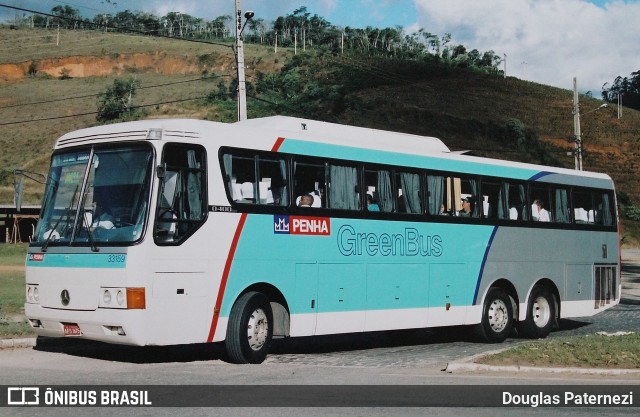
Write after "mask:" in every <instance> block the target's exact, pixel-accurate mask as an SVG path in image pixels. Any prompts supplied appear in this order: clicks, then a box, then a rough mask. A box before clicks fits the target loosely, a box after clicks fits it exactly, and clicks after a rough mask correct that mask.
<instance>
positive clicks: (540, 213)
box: [531, 200, 551, 222]
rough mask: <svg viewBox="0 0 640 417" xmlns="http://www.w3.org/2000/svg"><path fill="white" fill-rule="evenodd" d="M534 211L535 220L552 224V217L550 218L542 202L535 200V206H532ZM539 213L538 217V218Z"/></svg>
mask: <svg viewBox="0 0 640 417" xmlns="http://www.w3.org/2000/svg"><path fill="white" fill-rule="evenodd" d="M531 208H532V210H533V220H535V221H539V222H550V221H551V217H550V216H549V212H548V211H547V210H546V209H545V208H544V205H543V204H542V201H540V200H535V201H534V202H533V205H532V206H531ZM536 213H537V216H536Z"/></svg>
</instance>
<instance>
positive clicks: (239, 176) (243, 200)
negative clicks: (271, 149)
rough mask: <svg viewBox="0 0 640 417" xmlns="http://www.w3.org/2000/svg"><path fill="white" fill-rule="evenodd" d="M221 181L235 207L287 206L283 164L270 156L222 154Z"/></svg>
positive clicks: (287, 199) (284, 165)
mask: <svg viewBox="0 0 640 417" xmlns="http://www.w3.org/2000/svg"><path fill="white" fill-rule="evenodd" d="M222 163H223V170H224V178H225V182H226V187H227V191H228V192H229V195H230V196H231V199H232V200H233V201H234V202H235V203H238V204H258V205H276V206H286V205H288V204H289V192H288V186H287V183H288V181H287V161H286V160H285V159H284V158H278V157H277V156H275V155H274V156H271V155H261V154H257V155H243V154H237V155H236V154H233V153H225V154H223V155H222Z"/></svg>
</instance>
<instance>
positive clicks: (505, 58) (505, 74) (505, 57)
mask: <svg viewBox="0 0 640 417" xmlns="http://www.w3.org/2000/svg"><path fill="white" fill-rule="evenodd" d="M504 78H505V79H506V78H507V54H504Z"/></svg>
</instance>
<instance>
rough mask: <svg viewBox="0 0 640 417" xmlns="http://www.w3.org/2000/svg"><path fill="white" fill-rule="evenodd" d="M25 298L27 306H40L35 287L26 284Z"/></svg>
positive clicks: (36, 287) (38, 293)
mask: <svg viewBox="0 0 640 417" xmlns="http://www.w3.org/2000/svg"><path fill="white" fill-rule="evenodd" d="M26 296H27V299H26V301H27V303H29V304H40V290H39V289H38V286H37V285H34V284H27V287H26Z"/></svg>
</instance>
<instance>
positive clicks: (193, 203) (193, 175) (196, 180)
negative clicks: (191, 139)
mask: <svg viewBox="0 0 640 417" xmlns="http://www.w3.org/2000/svg"><path fill="white" fill-rule="evenodd" d="M187 161H188V163H189V174H188V175H187V199H188V201H189V219H191V220H200V219H201V218H202V195H201V190H202V181H201V179H200V176H201V175H202V174H201V172H200V162H198V161H197V159H196V151H195V150H193V149H190V150H188V151H187Z"/></svg>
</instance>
